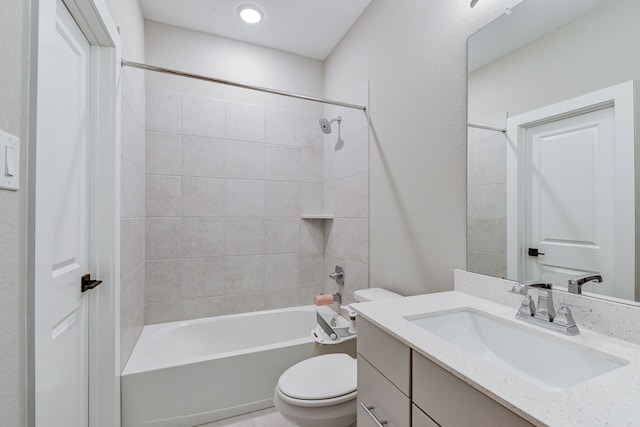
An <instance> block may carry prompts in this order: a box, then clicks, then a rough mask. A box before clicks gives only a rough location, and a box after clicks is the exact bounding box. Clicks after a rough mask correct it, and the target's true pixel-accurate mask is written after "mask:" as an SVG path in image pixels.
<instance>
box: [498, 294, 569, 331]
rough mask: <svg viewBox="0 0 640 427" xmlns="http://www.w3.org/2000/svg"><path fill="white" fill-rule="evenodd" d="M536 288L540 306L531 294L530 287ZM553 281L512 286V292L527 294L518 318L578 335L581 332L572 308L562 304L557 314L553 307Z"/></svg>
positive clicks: (517, 314) (553, 329) (517, 315)
mask: <svg viewBox="0 0 640 427" xmlns="http://www.w3.org/2000/svg"><path fill="white" fill-rule="evenodd" d="M533 288H536V289H537V290H538V307H537V308H536V305H535V304H534V302H533V299H531V295H529V289H533ZM551 288H552V285H551V283H544V282H518V283H515V284H514V285H513V287H512V288H511V291H510V292H511V293H514V294H519V295H525V297H524V301H522V304H521V305H520V308H519V309H518V312H517V313H516V319H519V320H522V321H525V322H527V323H533V324H534V325H538V326H542V327H543V328H546V329H551V330H552V331H556V332H560V333H563V334H566V335H576V334H578V333H580V331H579V330H578V326H577V325H576V322H575V320H574V319H573V316H572V315H571V309H570V308H569V307H567V306H566V305H562V306H561V307H560V308H559V309H558V314H557V315H556V311H555V308H554V307H553V295H552V294H551Z"/></svg>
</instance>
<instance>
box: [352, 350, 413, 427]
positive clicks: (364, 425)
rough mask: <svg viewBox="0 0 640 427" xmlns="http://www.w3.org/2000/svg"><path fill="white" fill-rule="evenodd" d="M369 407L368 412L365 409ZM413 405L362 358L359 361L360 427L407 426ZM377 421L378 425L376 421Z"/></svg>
mask: <svg viewBox="0 0 640 427" xmlns="http://www.w3.org/2000/svg"><path fill="white" fill-rule="evenodd" d="M363 405H364V406H366V408H368V409H365V407H364V406H363ZM410 410H411V402H410V401H409V398H408V397H407V396H405V395H404V394H403V393H402V392H401V391H400V390H398V388H397V387H396V386H394V385H393V384H391V382H389V380H387V379H386V378H385V377H384V376H383V375H382V374H381V373H380V372H378V371H377V370H376V369H375V368H374V367H373V366H371V364H369V363H368V362H367V361H366V360H364V359H363V358H360V357H359V358H358V427H379V424H378V423H380V424H382V423H383V421H386V424H384V426H385V427H407V426H409V418H410V416H409V415H410V414H409V412H410ZM374 417H375V418H376V419H377V420H378V423H376V421H375V420H374Z"/></svg>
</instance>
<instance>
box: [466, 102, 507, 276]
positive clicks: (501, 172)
mask: <svg viewBox="0 0 640 427" xmlns="http://www.w3.org/2000/svg"><path fill="white" fill-rule="evenodd" d="M506 116H507V115H506V113H501V114H498V115H495V116H493V117H490V118H486V119H483V120H479V121H478V122H475V123H476V124H481V125H485V126H494V127H497V128H505V127H506ZM468 143H469V147H468V151H467V152H468V156H469V158H468V169H467V181H468V198H467V269H468V270H469V271H473V272H474V273H480V274H486V275H489V276H497V277H506V276H507V255H506V254H507V197H506V185H507V139H506V137H505V135H504V134H502V133H498V132H492V131H487V130H480V129H474V128H469V134H468Z"/></svg>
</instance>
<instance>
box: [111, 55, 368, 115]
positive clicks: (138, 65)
mask: <svg viewBox="0 0 640 427" xmlns="http://www.w3.org/2000/svg"><path fill="white" fill-rule="evenodd" d="M122 66H123V67H132V68H140V69H141V70H147V71H155V72H157V73H164V74H171V75H174V76H182V77H188V78H190V79H196V80H204V81H206V82H212V83H220V84H223V85H227V86H235V87H239V88H243V89H249V90H255V91H258V92H265V93H271V94H274V95H282V96H288V97H289V98H296V99H303V100H305V101H312V102H321V103H323V104H331V105H338V106H340V107H347V108H355V109H356V110H362V111H367V107H365V106H364V105H357V104H349V103H347V102H341V101H333V100H331V99H324V98H317V97H315V96H309V95H301V94H298V93H293V92H285V91H282V90H276V89H269V88H266V87H261V86H252V85H247V84H243V83H237V82H233V81H230V80H223V79H218V78H215V77H209V76H203V75H200V74H192V73H187V72H184V71H178V70H172V69H170V68H163V67H156V66H155V65H147V64H141V63H139V62H133V61H127V60H125V59H123V60H122Z"/></svg>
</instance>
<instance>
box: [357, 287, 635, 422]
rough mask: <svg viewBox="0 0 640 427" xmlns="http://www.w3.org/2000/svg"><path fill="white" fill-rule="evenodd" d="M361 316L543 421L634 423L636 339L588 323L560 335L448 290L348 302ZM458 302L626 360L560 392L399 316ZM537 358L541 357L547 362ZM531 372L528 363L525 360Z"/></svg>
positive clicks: (441, 308)
mask: <svg viewBox="0 0 640 427" xmlns="http://www.w3.org/2000/svg"><path fill="white" fill-rule="evenodd" d="M351 306H352V307H353V309H354V310H356V311H357V312H358V314H359V315H360V316H362V317H363V318H365V319H367V320H369V321H370V322H372V323H373V324H375V325H376V326H378V327H380V328H381V329H382V330H384V331H386V332H387V333H389V334H391V335H392V336H394V337H395V338H397V339H398V340H400V341H402V342H404V343H405V344H406V345H408V346H409V347H411V348H413V349H414V350H415V351H417V352H418V353H420V354H422V355H423V356H425V357H426V358H428V359H429V360H431V361H433V362H434V363H436V364H438V365H439V366H441V367H442V368H444V369H445V370H447V371H448V372H450V373H452V374H453V375H455V376H456V377H458V378H460V379H461V380H463V381H465V382H466V383H468V384H469V385H471V386H472V387H474V388H476V389H477V390H479V391H481V392H483V393H484V394H486V395H487V396H489V397H491V398H492V399H494V400H496V401H498V402H499V403H501V404H502V405H504V406H505V407H507V408H509V409H510V410H512V411H514V412H515V413H517V414H518V415H520V416H522V417H523V418H525V419H527V420H528V421H530V422H532V423H533V424H536V425H540V426H544V425H549V426H554V427H555V426H605V425H606V426H616V427H619V426H640V346H639V345H637V344H633V343H630V342H627V341H622V340H620V339H616V338H612V337H608V336H605V335H602V334H598V333H595V332H592V331H589V330H581V332H580V334H579V335H576V336H573V337H571V336H564V335H562V334H558V333H556V332H552V331H547V330H545V329H543V328H540V327H539V326H535V325H530V324H527V323H525V322H521V321H519V320H515V319H514V316H515V310H514V309H513V308H512V307H508V306H505V305H501V304H498V303H495V302H492V301H488V300H484V299H481V298H477V297H474V296H471V295H468V294H465V293H462V292H457V291H451V292H441V293H434V294H426V295H417V296H412V297H405V298H398V299H393V300H385V301H372V302H367V303H359V304H352V305H351ZM460 308H472V309H476V310H480V311H484V312H486V313H488V314H490V315H492V316H494V317H497V318H501V319H505V320H507V321H513V322H517V324H518V326H519V327H523V328H531V329H530V330H531V331H532V332H535V333H540V334H547V335H548V336H549V337H551V338H552V339H558V340H565V341H567V342H569V343H574V345H582V346H585V347H588V348H590V349H592V350H593V351H596V352H604V353H607V354H609V355H612V356H614V357H615V358H619V359H623V360H625V361H628V362H629V363H628V364H627V365H625V366H622V367H620V368H618V369H615V370H614V371H611V372H609V373H607V374H604V375H601V376H598V377H595V378H592V379H591V380H589V381H586V382H583V383H581V384H578V385H576V386H573V387H570V388H568V389H565V390H561V391H555V392H551V391H546V390H542V389H540V388H537V387H535V386H533V385H532V384H531V383H530V382H527V381H526V380H524V379H522V378H520V377H517V376H514V375H513V374H510V373H508V372H506V371H505V370H503V369H501V368H500V367H499V366H497V365H494V364H491V363H489V362H486V361H484V360H481V359H479V358H477V357H475V356H473V355H471V354H470V353H467V352H465V351H464V350H462V349H460V348H459V347H457V346H454V345H453V344H450V343H449V342H447V341H445V340H444V339H442V338H440V337H438V336H436V335H434V334H431V333H429V332H428V331H426V330H424V329H422V328H420V327H419V326H417V325H415V324H413V323H411V322H409V321H407V320H406V319H405V317H408V316H416V315H421V314H435V313H438V312H443V311H451V310H456V309H460ZM551 357H552V355H550V359H549V360H541V361H540V363H553V360H552V359H551ZM531 369H532V373H534V372H535V366H531Z"/></svg>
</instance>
